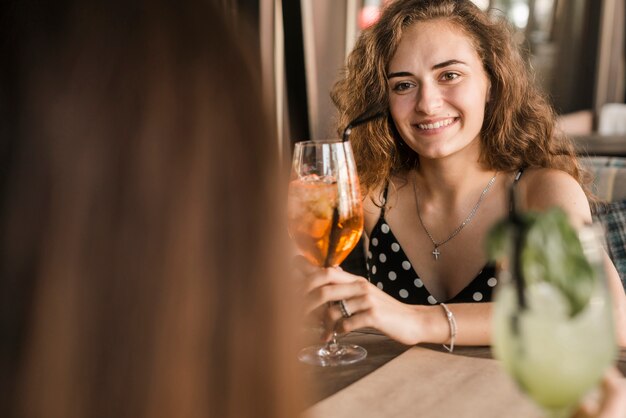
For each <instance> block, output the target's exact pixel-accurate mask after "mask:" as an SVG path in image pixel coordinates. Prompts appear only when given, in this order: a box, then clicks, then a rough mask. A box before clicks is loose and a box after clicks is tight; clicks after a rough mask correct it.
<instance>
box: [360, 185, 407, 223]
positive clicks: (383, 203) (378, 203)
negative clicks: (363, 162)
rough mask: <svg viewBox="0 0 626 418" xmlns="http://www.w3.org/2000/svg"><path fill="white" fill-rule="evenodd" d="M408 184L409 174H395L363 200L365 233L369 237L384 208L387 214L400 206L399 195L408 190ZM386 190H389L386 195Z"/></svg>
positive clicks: (370, 191) (373, 189)
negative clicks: (405, 189)
mask: <svg viewBox="0 0 626 418" xmlns="http://www.w3.org/2000/svg"><path fill="white" fill-rule="evenodd" d="M408 183H409V182H408V179H407V173H400V174H394V175H392V176H391V177H390V178H389V179H388V181H387V182H386V183H384V184H382V185H381V186H379V187H376V188H372V189H371V190H369V193H368V194H367V196H365V198H364V199H363V212H364V217H365V232H366V234H367V235H369V232H370V231H371V230H372V228H373V227H374V225H375V224H376V223H377V222H378V219H379V217H380V214H381V210H382V208H383V207H384V208H385V211H386V212H389V211H391V210H395V208H396V207H397V205H398V193H399V192H400V191H401V190H403V189H404V188H406V186H407V185H408ZM385 189H387V191H386V193H385ZM385 196H386V198H385Z"/></svg>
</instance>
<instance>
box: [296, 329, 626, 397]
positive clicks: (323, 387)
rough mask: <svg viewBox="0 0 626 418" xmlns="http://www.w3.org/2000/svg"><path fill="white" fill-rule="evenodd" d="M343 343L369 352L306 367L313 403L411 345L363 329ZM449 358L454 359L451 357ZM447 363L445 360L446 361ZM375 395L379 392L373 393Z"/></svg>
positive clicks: (477, 351) (464, 350) (486, 353)
mask: <svg viewBox="0 0 626 418" xmlns="http://www.w3.org/2000/svg"><path fill="white" fill-rule="evenodd" d="M341 342H345V343H352V344H358V345H360V346H362V347H364V348H365V349H366V350H367V351H368V356H367V358H366V359H365V360H363V361H361V362H359V363H356V364H353V365H348V366H340V367H316V366H306V369H305V372H306V375H307V379H308V380H309V381H310V382H311V385H312V387H313V388H314V389H315V391H314V395H313V397H312V398H311V404H315V403H317V402H319V401H322V400H324V399H326V398H328V397H331V396H332V395H334V394H336V393H337V392H339V391H341V390H342V389H344V388H346V387H348V386H350V385H351V384H352V383H355V382H357V381H359V380H361V379H362V378H363V377H365V376H367V375H368V374H370V373H372V372H373V371H375V370H377V369H379V368H380V367H381V366H383V365H385V364H386V363H388V362H389V361H390V360H393V359H394V358H396V357H398V356H399V355H401V354H403V353H404V352H406V351H407V350H409V349H410V348H411V347H409V346H405V345H402V344H399V343H397V342H395V341H393V340H391V339H389V338H387V337H386V336H384V335H381V334H380V333H378V332H376V331H374V330H371V331H370V330H363V331H360V332H353V333H351V334H349V335H347V336H344V337H342V338H341ZM420 347H424V348H427V349H428V350H432V351H434V352H441V353H446V355H448V353H447V351H445V350H444V349H443V348H442V347H441V345H434V344H421V345H420ZM452 356H462V357H470V358H481V359H491V358H492V354H491V348H490V347H488V346H483V347H462V346H457V347H455V349H454V353H453V354H452ZM448 358H449V359H450V360H453V359H454V358H450V357H448ZM443 361H444V362H445V361H446V360H443ZM617 364H618V368H619V369H620V370H621V371H622V373H624V374H626V349H622V350H620V353H619V358H618V362H617ZM372 396H376V394H374V393H373V394H372Z"/></svg>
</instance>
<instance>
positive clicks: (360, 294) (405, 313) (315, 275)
mask: <svg viewBox="0 0 626 418" xmlns="http://www.w3.org/2000/svg"><path fill="white" fill-rule="evenodd" d="M296 264H297V269H298V271H299V272H300V273H301V274H302V276H303V279H304V280H303V283H304V289H303V290H304V293H305V313H306V314H307V315H312V316H314V317H316V319H317V320H318V321H322V322H323V324H324V329H325V331H324V333H323V335H322V339H323V340H324V341H328V340H330V339H331V337H332V333H333V332H338V333H347V332H350V331H354V330H356V329H359V328H365V327H370V328H375V329H377V330H379V331H381V332H383V333H384V334H386V335H387V336H389V337H390V338H393V339H394V340H396V341H398V342H401V343H403V344H408V345H412V344H417V343H419V342H421V341H422V340H423V335H424V332H425V331H426V327H425V321H424V316H423V315H422V313H421V311H422V310H425V309H424V307H419V306H411V305H407V304H404V303H401V302H399V301H398V300H396V299H394V298H393V297H391V296H389V295H388V294H386V293H384V292H383V291H382V290H380V289H378V288H377V287H376V286H374V285H372V284H371V283H369V282H368V281H367V280H366V279H365V278H363V277H360V276H355V275H353V274H350V273H347V272H345V271H343V270H341V269H340V268H319V267H316V266H313V265H311V264H310V263H308V262H307V261H306V260H304V259H303V258H302V259H299V260H298V261H297V262H296ZM340 300H343V301H344V306H345V307H346V310H347V312H348V313H349V314H350V317H348V318H344V317H343V315H342V312H341V308H340V307H339V305H338V304H336V303H332V302H337V301H340Z"/></svg>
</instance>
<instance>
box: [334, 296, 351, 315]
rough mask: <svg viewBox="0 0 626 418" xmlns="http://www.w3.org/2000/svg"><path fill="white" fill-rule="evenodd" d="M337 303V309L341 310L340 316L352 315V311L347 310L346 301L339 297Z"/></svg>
mask: <svg viewBox="0 0 626 418" xmlns="http://www.w3.org/2000/svg"><path fill="white" fill-rule="evenodd" d="M337 303H338V305H339V309H340V310H341V316H343V317H344V318H350V317H351V316H352V312H350V311H349V310H348V307H347V306H346V301H345V300H344V299H341V300H340V301H339V302H337Z"/></svg>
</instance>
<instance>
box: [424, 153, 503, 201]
mask: <svg viewBox="0 0 626 418" xmlns="http://www.w3.org/2000/svg"><path fill="white" fill-rule="evenodd" d="M416 172H417V173H416V185H417V188H418V190H419V191H420V197H421V199H424V200H431V199H434V200H443V201H446V202H449V203H452V202H455V201H458V200H463V199H465V198H466V196H467V195H468V194H472V195H474V194H475V190H477V189H482V188H484V187H485V185H486V184H487V183H488V182H489V180H490V179H491V178H492V177H493V176H494V175H495V171H494V170H490V169H486V168H483V167H481V166H480V165H479V164H478V162H476V163H475V164H469V165H468V164H467V163H454V164H449V163H446V162H443V161H436V160H425V161H423V162H420V166H419V168H417V170H416Z"/></svg>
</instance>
